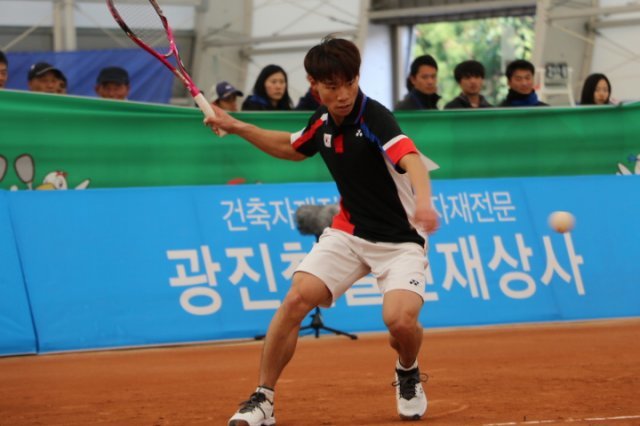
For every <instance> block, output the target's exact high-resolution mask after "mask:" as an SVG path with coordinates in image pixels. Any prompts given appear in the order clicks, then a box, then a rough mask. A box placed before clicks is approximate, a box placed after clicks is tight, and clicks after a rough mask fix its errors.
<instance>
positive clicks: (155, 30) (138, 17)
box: [107, 0, 225, 136]
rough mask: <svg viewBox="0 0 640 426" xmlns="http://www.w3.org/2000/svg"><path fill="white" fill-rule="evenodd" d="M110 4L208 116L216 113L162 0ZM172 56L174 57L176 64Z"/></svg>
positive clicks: (134, 36) (118, 19) (128, 29)
mask: <svg viewBox="0 0 640 426" xmlns="http://www.w3.org/2000/svg"><path fill="white" fill-rule="evenodd" d="M107 6H108V7H109V11H110V12H111V15H113V18H114V19H115V20H116V22H117V23H118V25H120V28H122V30H123V31H124V32H125V33H126V34H127V36H128V37H129V38H130V39H131V40H133V42H134V43H136V44H137V45H138V46H140V47H141V48H143V49H144V50H146V51H147V52H148V53H150V54H151V55H153V56H154V57H155V58H156V59H158V60H159V61H160V62H162V63H163V64H164V66H166V67H167V68H169V70H171V72H172V73H173V74H174V75H175V76H176V77H178V79H179V80H180V81H181V82H182V84H184V86H185V87H186V88H187V90H189V93H191V96H192V97H193V99H194V100H195V102H196V104H197V105H198V107H199V108H200V110H201V111H202V112H203V114H204V115H205V116H207V117H215V115H216V113H215V112H214V111H213V108H211V105H210V104H209V102H207V100H206V99H205V97H204V96H203V95H202V92H201V91H200V89H198V86H196V85H195V83H194V82H193V79H192V78H191V76H190V75H189V73H188V72H187V70H186V69H185V67H184V64H183V63H182V60H181V59H180V53H179V52H178V47H177V45H176V42H175V38H174V36H173V31H172V30H171V27H170V26H169V22H168V21H167V18H166V17H165V16H164V13H163V12H162V9H161V8H160V6H159V5H158V3H157V2H156V1H155V0H147V1H144V2H142V3H139V4H134V3H132V2H131V1H130V0H129V1H127V0H107ZM170 59H173V62H175V65H174V63H172V61H171V60H170ZM216 133H217V134H218V135H219V136H223V135H224V134H225V132H224V131H222V130H221V129H217V130H216Z"/></svg>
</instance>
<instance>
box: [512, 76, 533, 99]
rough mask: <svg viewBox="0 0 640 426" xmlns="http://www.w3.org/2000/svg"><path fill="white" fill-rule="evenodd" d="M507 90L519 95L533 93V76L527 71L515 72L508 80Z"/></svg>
mask: <svg viewBox="0 0 640 426" xmlns="http://www.w3.org/2000/svg"><path fill="white" fill-rule="evenodd" d="M509 88H510V89H511V90H513V91H514V92H518V93H520V94H521V95H529V94H531V92H533V74H532V73H531V71H529V70H515V71H514V72H513V74H511V78H510V79H509Z"/></svg>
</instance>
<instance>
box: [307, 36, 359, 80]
mask: <svg viewBox="0 0 640 426" xmlns="http://www.w3.org/2000/svg"><path fill="white" fill-rule="evenodd" d="M360 64H361V58H360V51H359V50H358V47H357V46H356V45H355V44H354V43H353V42H352V41H349V40H345V39H342V38H334V37H333V36H331V35H329V36H327V37H325V38H324V39H322V41H321V42H320V44H318V45H316V46H314V47H312V48H311V49H310V50H309V51H308V52H307V54H306V56H305V57H304V69H305V70H306V71H307V74H308V75H309V76H311V78H313V79H314V80H316V81H321V82H326V81H335V80H342V81H345V82H349V81H353V80H354V79H355V78H356V77H357V76H358V75H360Z"/></svg>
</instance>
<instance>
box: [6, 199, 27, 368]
mask: <svg viewBox="0 0 640 426" xmlns="http://www.w3.org/2000/svg"><path fill="white" fill-rule="evenodd" d="M0 236H1V238H0V355H18V354H30V353H35V352H36V338H35V335H34V331H33V322H32V321H31V314H30V312H31V309H30V308H29V303H28V300H27V294H26V291H25V288H24V280H23V279H22V270H21V268H20V260H19V258H18V252H17V251H16V240H15V238H14V236H13V228H12V226H11V218H10V216H9V207H8V205H7V192H6V191H0Z"/></svg>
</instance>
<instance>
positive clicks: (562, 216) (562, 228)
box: [549, 211, 576, 234]
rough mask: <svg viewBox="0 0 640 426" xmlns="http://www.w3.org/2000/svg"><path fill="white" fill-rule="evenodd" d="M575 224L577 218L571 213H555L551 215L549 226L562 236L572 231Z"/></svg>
mask: <svg viewBox="0 0 640 426" xmlns="http://www.w3.org/2000/svg"><path fill="white" fill-rule="evenodd" d="M575 224H576V218H575V217H574V216H573V215H572V214H571V213H569V212H565V211H555V212H553V213H551V214H550V215H549V226H550V227H551V229H553V230H554V231H556V232H559V233H561V234H564V233H565V232H569V231H571V230H572V229H573V227H574V225H575Z"/></svg>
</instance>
